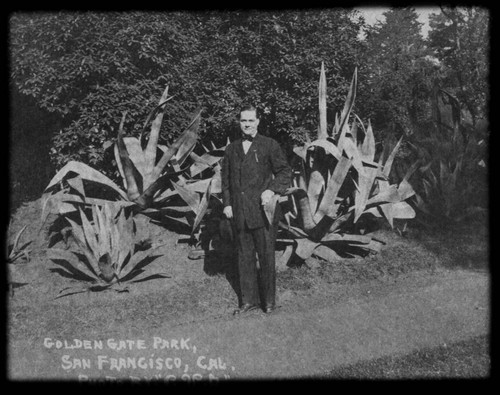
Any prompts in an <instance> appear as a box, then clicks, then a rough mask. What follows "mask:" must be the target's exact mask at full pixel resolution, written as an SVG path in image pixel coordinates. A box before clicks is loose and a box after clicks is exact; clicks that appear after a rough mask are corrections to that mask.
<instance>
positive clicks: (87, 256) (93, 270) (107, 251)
mask: <svg viewBox="0 0 500 395" xmlns="http://www.w3.org/2000/svg"><path fill="white" fill-rule="evenodd" d="M79 212H80V219H81V225H79V224H77V223H76V222H75V221H73V220H71V219H69V218H67V221H68V222H69V224H70V226H71V234H72V236H73V240H74V242H75V243H76V246H77V249H76V250H74V251H67V250H62V249H56V248H52V249H49V250H48V253H49V258H51V259H52V260H53V261H54V263H56V264H59V265H60V266H62V268H63V269H55V271H59V272H60V273H61V274H63V275H66V276H69V277H72V278H74V279H76V280H80V281H84V282H86V283H87V285H83V286H77V287H68V288H65V289H63V290H62V291H61V292H60V293H61V295H60V296H66V295H68V294H70V293H78V292H84V291H86V290H104V289H108V288H115V289H118V290H123V289H124V288H123V286H124V284H125V283H130V282H137V281H146V280H149V279H153V278H162V277H168V276H167V275H165V274H164V273H156V274H148V275H146V276H142V277H141V274H143V272H144V267H145V266H146V265H147V264H149V263H150V262H151V260H150V258H151V255H152V253H153V252H154V251H155V249H147V250H139V249H138V248H137V246H136V245H135V243H134V235H135V225H134V220H133V218H132V217H131V216H129V217H127V216H126V215H125V212H124V210H123V208H121V207H118V206H114V207H112V206H110V205H108V204H105V205H104V207H103V208H99V206H97V205H93V206H92V220H91V221H89V219H88V218H87V216H86V214H85V213H84V211H83V210H81V209H80V210H79ZM82 254H83V255H82ZM61 270H62V272H61Z"/></svg>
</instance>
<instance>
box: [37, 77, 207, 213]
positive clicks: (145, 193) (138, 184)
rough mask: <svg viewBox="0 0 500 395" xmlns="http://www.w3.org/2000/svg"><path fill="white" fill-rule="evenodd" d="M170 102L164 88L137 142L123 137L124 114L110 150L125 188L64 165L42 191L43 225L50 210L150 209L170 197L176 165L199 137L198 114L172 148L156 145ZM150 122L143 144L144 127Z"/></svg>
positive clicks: (89, 170)
mask: <svg viewBox="0 0 500 395" xmlns="http://www.w3.org/2000/svg"><path fill="white" fill-rule="evenodd" d="M171 99H172V96H171V97H169V96H168V86H167V87H166V89H165V91H164V92H163V95H162V97H161V99H160V102H159V104H158V105H157V106H156V107H155V108H154V109H153V110H152V111H151V112H150V114H149V116H148V117H147V119H146V121H145V123H144V127H143V130H142V133H141V135H140V138H135V137H124V130H123V127H124V122H125V117H126V112H125V113H124V114H123V116H122V120H121V122H120V127H119V131H118V137H117V141H116V144H115V147H114V150H115V158H116V162H117V165H118V170H119V173H120V174H121V176H122V178H123V184H124V185H123V186H124V188H121V187H120V186H118V185H117V184H116V183H115V182H113V181H112V180H111V179H110V178H108V177H107V176H105V175H104V174H102V173H101V172H99V171H97V170H95V169H93V168H92V167H90V166H88V165H86V164H84V163H81V162H75V161H71V162H68V163H67V164H66V165H65V166H64V167H63V168H62V169H60V170H59V171H58V172H57V174H56V175H55V176H54V177H53V178H52V180H51V181H50V182H49V184H48V186H47V187H46V189H45V191H44V195H43V198H42V203H43V212H42V223H43V222H44V221H45V220H46V218H47V216H48V214H49V213H51V212H56V213H57V214H67V213H69V212H73V211H76V210H77V209H78V207H80V206H81V205H87V206H90V205H92V204H98V205H103V204H104V203H106V202H109V201H115V202H118V204H120V205H121V206H123V207H126V206H135V207H137V208H138V209H139V210H144V209H155V208H158V207H161V206H162V205H163V204H164V203H165V201H166V200H168V199H169V197H170V196H171V195H172V194H175V193H176V192H175V190H173V188H172V187H171V186H170V184H169V180H170V179H172V178H173V177H175V176H177V175H178V174H180V173H182V171H183V170H182V169H181V168H180V167H181V166H182V165H183V164H184V161H185V160H186V159H187V158H188V157H190V156H192V157H194V155H191V153H192V151H193V148H194V146H195V144H196V142H197V138H198V128H199V124H200V115H201V110H197V111H196V112H195V114H194V116H193V118H192V120H191V122H190V123H189V125H188V127H187V128H186V129H185V130H184V132H183V133H182V134H181V135H180V136H179V137H178V138H177V139H176V140H175V141H174V142H173V143H172V145H171V146H169V147H166V146H163V145H160V144H158V140H159V134H160V127H161V123H162V120H163V114H164V112H165V108H166V103H168V102H169V101H170V100H171ZM153 118H154V119H153ZM151 120H152V125H151V131H150V134H149V139H148V140H147V143H146V128H147V126H148V125H149V123H150V122H151ZM143 147H144V148H143ZM184 170H185V169H184Z"/></svg>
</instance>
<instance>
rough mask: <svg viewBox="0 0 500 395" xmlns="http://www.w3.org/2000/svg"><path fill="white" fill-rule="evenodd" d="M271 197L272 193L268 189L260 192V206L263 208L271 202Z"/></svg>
mask: <svg viewBox="0 0 500 395" xmlns="http://www.w3.org/2000/svg"><path fill="white" fill-rule="evenodd" d="M273 196H274V192H273V191H271V190H269V189H266V190H265V191H264V192H262V195H260V199H261V201H262V205H263V206H265V205H266V204H267V203H269V201H270V200H271V198H272V197H273Z"/></svg>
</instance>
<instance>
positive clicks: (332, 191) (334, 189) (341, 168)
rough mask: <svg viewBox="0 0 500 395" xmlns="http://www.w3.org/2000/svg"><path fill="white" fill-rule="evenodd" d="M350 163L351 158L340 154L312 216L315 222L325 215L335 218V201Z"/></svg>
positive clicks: (336, 206)
mask: <svg viewBox="0 0 500 395" xmlns="http://www.w3.org/2000/svg"><path fill="white" fill-rule="evenodd" d="M351 164H352V159H348V158H346V157H345V156H342V157H341V158H340V161H339V162H338V163H337V165H336V166H335V169H334V170H333V173H332V175H331V177H330V179H329V180H328V185H327V187H326V191H325V194H324V195H323V198H322V200H321V203H320V205H319V208H318V211H317V213H316V215H315V217H314V220H315V222H319V221H320V220H321V218H322V217H323V216H325V215H327V216H329V217H331V218H335V217H336V216H337V210H338V207H339V204H338V203H337V202H336V199H337V195H338V193H339V191H340V188H341V187H342V184H343V183H344V180H345V178H346V177H347V174H348V172H349V169H350V168H351Z"/></svg>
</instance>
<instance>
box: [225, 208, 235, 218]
mask: <svg viewBox="0 0 500 395" xmlns="http://www.w3.org/2000/svg"><path fill="white" fill-rule="evenodd" d="M223 212H224V215H225V216H226V217H227V218H233V208H232V207H231V206H226V207H224V211H223Z"/></svg>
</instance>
